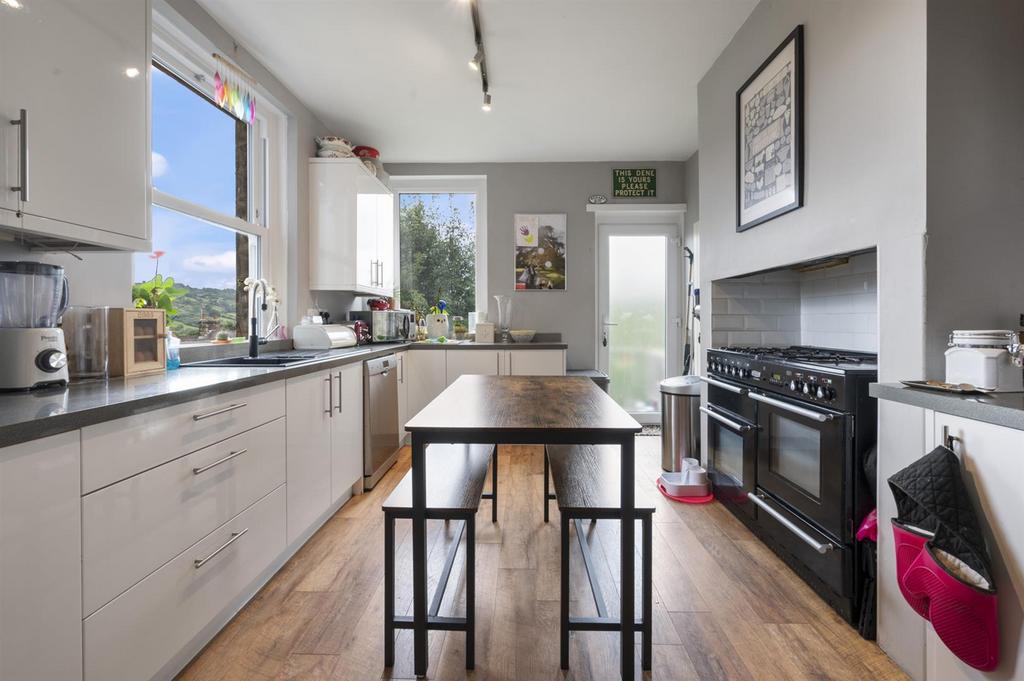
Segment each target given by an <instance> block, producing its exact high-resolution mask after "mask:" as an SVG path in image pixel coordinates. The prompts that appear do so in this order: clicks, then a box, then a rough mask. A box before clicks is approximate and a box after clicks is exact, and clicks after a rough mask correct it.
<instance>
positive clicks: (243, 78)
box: [213, 54, 256, 125]
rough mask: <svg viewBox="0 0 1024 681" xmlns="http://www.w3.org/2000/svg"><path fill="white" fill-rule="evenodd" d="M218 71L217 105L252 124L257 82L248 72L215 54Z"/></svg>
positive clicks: (215, 74)
mask: <svg viewBox="0 0 1024 681" xmlns="http://www.w3.org/2000/svg"><path fill="white" fill-rule="evenodd" d="M213 59H214V61H215V62H216V63H217V71H216V72H215V73H214V76H213V93H214V100H215V101H216V102H217V106H219V107H220V108H221V109H224V110H225V111H227V112H228V113H229V114H231V115H232V116H234V117H235V118H237V119H238V120H240V121H242V122H243V123H246V124H248V125H252V124H253V121H255V120H256V83H254V82H253V80H252V78H250V77H249V75H248V74H247V73H245V72H244V71H242V70H241V69H240V68H238V67H237V66H235V65H234V64H232V63H231V62H229V61H228V60H227V59H225V58H224V57H221V56H220V55H219V54H214V55H213Z"/></svg>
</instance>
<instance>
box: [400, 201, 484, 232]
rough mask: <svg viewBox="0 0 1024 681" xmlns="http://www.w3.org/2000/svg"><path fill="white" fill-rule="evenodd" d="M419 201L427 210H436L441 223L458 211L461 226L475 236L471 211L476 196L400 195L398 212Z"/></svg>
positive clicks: (474, 225) (473, 213) (474, 219)
mask: <svg viewBox="0 0 1024 681" xmlns="http://www.w3.org/2000/svg"><path fill="white" fill-rule="evenodd" d="M420 201H422V202H423V203H424V204H425V206H426V207H427V208H428V209H431V208H433V209H436V210H437V215H438V217H439V218H440V219H441V221H442V222H444V221H446V220H448V218H450V217H451V216H452V215H453V214H454V212H455V211H456V210H458V211H459V218H460V221H461V222H462V224H463V226H465V227H468V228H469V230H470V231H471V232H472V233H474V234H476V211H474V210H473V203H474V201H476V194H400V195H399V197H398V207H399V210H401V209H403V208H407V207H408V206H411V205H414V204H416V203H419V202H420Z"/></svg>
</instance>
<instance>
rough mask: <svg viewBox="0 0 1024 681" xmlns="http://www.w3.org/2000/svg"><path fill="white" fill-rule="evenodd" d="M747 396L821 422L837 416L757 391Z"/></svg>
mask: <svg viewBox="0 0 1024 681" xmlns="http://www.w3.org/2000/svg"><path fill="white" fill-rule="evenodd" d="M747 396H748V397H750V399H752V400H757V401H758V402H764V403H765V404H770V405H772V406H773V407H778V408H779V409H784V410H786V411H789V412H792V413H794V414H799V415H800V416H806V417H807V418H809V419H813V420H815V421H818V422H819V423H825V421H831V420H832V419H834V418H835V416H833V415H832V414H828V413H825V412H821V411H811V410H810V409H804V408H803V407H798V406H796V405H793V404H789V403H788V402H783V401H782V400H776V399H772V398H771V397H765V396H764V395H759V394H757V393H747Z"/></svg>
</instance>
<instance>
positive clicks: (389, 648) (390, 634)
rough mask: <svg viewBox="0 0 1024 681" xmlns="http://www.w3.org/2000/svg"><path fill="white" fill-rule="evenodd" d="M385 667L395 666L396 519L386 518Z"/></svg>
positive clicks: (391, 516) (389, 516)
mask: <svg viewBox="0 0 1024 681" xmlns="http://www.w3.org/2000/svg"><path fill="white" fill-rule="evenodd" d="M384 666H385V667H389V668H390V667H394V666H395V517H394V516H393V515H391V514H390V513H388V514H386V516H385V518H384Z"/></svg>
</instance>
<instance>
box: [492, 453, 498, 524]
mask: <svg viewBox="0 0 1024 681" xmlns="http://www.w3.org/2000/svg"><path fill="white" fill-rule="evenodd" d="M491 456H492V457H493V462H492V463H491V522H492V523H496V522H498V445H494V454H492V455H491Z"/></svg>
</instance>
